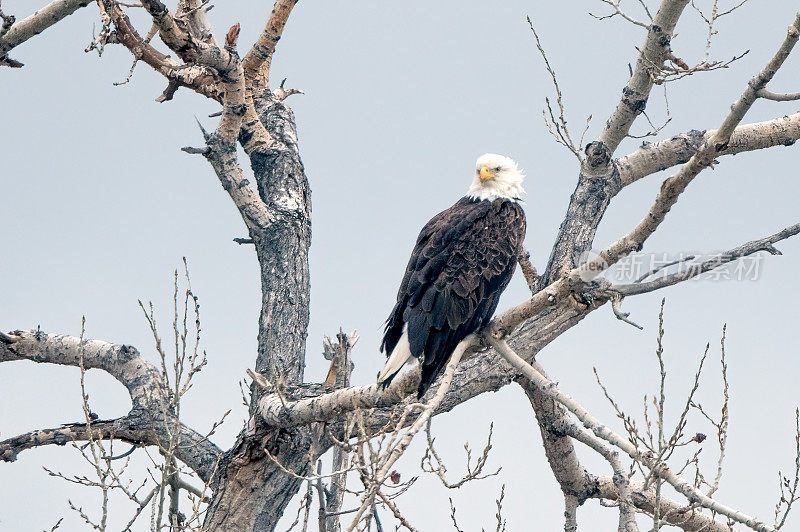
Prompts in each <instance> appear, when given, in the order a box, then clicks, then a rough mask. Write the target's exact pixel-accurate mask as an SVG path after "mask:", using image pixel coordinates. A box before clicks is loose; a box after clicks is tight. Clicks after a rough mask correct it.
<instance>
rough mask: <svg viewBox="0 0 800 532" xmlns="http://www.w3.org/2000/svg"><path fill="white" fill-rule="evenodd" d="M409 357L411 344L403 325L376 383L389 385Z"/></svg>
mask: <svg viewBox="0 0 800 532" xmlns="http://www.w3.org/2000/svg"><path fill="white" fill-rule="evenodd" d="M409 358H411V344H410V343H409V342H408V330H407V329H406V328H405V327H404V328H403V336H401V337H400V340H399V341H398V342H397V345H395V346H394V349H392V354H391V355H389V359H388V360H387V361H386V364H385V365H384V366H383V369H382V370H381V372H380V373H379V374H378V384H379V385H380V386H381V387H386V386H389V384H390V383H391V382H392V379H393V378H394V376H395V375H397V373H398V372H399V371H400V369H402V367H403V365H404V364H405V363H406V362H407V361H408V359H409Z"/></svg>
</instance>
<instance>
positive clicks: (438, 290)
mask: <svg viewBox="0 0 800 532" xmlns="http://www.w3.org/2000/svg"><path fill="white" fill-rule="evenodd" d="M524 178H525V176H524V175H523V174H522V172H521V171H520V170H519V168H518V167H517V164H516V163H515V162H514V161H512V160H511V159H509V158H508V157H504V156H502V155H496V154H493V153H487V154H485V155H482V156H481V157H479V158H478V161H477V163H476V165H475V176H474V178H473V180H472V184H471V185H470V187H469V190H468V191H467V195H466V196H464V197H463V198H461V199H460V200H458V201H457V202H456V203H455V204H454V205H453V206H452V207H450V208H449V209H447V210H445V211H442V212H440V213H439V214H437V215H436V216H434V217H433V218H431V220H430V221H429V222H428V223H427V224H425V227H423V228H422V231H421V232H420V234H419V236H418V237H417V243H416V245H415V246H414V251H413V252H412V253H411V259H410V260H409V261H408V266H407V267H406V273H405V275H404V276H403V281H402V283H400V290H399V291H398V293H397V304H395V306H394V309H393V310H392V313H391V314H390V315H389V319H387V320H386V330H385V333H384V336H383V341H382V342H381V351H382V352H386V354H387V356H388V360H387V361H386V365H385V366H384V367H383V370H381V372H380V373H379V374H378V383H379V384H380V385H382V386H388V385H389V383H390V382H391V381H392V379H393V378H394V376H395V375H397V373H398V372H399V371H400V369H401V368H402V367H403V364H405V363H406V361H407V360H408V359H410V358H411V357H414V358H416V359H417V360H418V361H420V362H421V364H422V379H421V380H420V383H419V388H418V389H417V397H419V398H421V397H422V396H423V395H424V394H425V392H426V391H427V390H428V388H429V387H430V386H431V384H432V383H433V381H434V380H435V379H436V377H438V376H439V374H440V373H442V371H444V368H445V366H446V365H447V361H448V360H449V358H450V355H451V354H452V352H453V350H454V349H455V348H456V346H457V345H458V343H459V342H460V341H461V340H463V339H464V338H465V337H466V336H468V335H469V334H471V333H473V332H475V331H477V330H479V329H480V328H481V327H483V326H485V325H486V324H488V323H489V321H490V320H491V318H492V314H494V311H495V309H496V308H497V303H498V301H499V300H500V294H501V293H502V292H503V290H505V288H506V286H508V283H509V281H510V280H511V276H512V274H513V273H514V268H515V267H516V263H517V255H518V253H519V251H520V249H521V247H522V241H523V239H524V238H525V212H524V211H523V210H522V206H521V205H520V196H521V195H522V194H523V193H524V192H525V191H524V190H523V189H522V181H523V179H524Z"/></svg>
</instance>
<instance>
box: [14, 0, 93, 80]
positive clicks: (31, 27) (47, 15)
mask: <svg viewBox="0 0 800 532" xmlns="http://www.w3.org/2000/svg"><path fill="white" fill-rule="evenodd" d="M90 3H91V0H55V1H53V2H51V3H49V4H47V5H46V6H44V7H43V8H42V9H40V10H38V11H36V12H35V13H33V14H32V15H29V16H27V17H25V18H24V19H22V20H20V21H19V22H15V23H14V24H12V25H11V27H9V28H4V29H5V31H4V32H3V33H2V35H0V65H3V64H9V63H8V62H7V61H8V59H7V54H8V52H9V50H11V49H12V48H14V47H15V46H18V45H20V44H22V43H23V42H25V41H27V40H28V39H30V38H32V37H34V36H36V35H38V34H40V33H42V32H43V31H44V30H46V29H47V28H49V27H50V26H52V25H53V24H56V23H57V22H60V21H61V20H63V19H65V18H67V17H68V16H70V15H71V14H73V13H74V12H75V11H77V10H78V9H80V8H82V7H85V6H87V5H89V4H90ZM12 61H13V60H12ZM15 63H16V64H11V65H10V66H22V63H17V62H15Z"/></svg>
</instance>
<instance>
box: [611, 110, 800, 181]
mask: <svg viewBox="0 0 800 532" xmlns="http://www.w3.org/2000/svg"><path fill="white" fill-rule="evenodd" d="M716 133H717V131H716V130H713V129H712V130H709V131H706V132H702V131H697V130H692V131H689V132H687V133H682V134H680V135H676V136H674V137H672V138H671V139H667V140H663V141H661V142H656V143H653V144H650V143H646V144H643V145H642V146H641V147H640V148H639V149H638V150H636V151H635V152H633V153H631V154H630V155H626V156H625V157H620V158H619V159H617V161H616V164H617V168H618V169H619V176H620V181H621V185H622V186H623V187H626V186H628V185H630V184H631V183H634V182H636V181H638V180H639V179H641V178H643V177H645V176H648V175H651V174H654V173H656V172H660V171H662V170H666V169H667V168H671V167H673V166H676V165H678V164H683V163H686V162H688V161H689V159H691V158H692V156H693V155H694V154H695V153H697V150H698V149H699V148H700V147H701V146H702V145H703V144H704V143H705V142H708V141H709V140H710V139H711V138H712V137H713V136H714V135H716ZM798 139H800V113H794V114H791V115H788V116H782V117H779V118H775V119H772V120H767V121H764V122H756V123H752V124H745V125H741V126H738V127H737V128H736V129H735V130H734V131H733V134H732V135H731V137H730V140H729V141H728V146H727V147H726V148H725V149H724V150H722V151H720V152H719V153H718V154H717V156H722V155H735V154H737V153H742V152H747V151H754V150H763V149H765V148H771V147H773V146H791V145H793V144H794V143H795V142H796V141H797V140H798Z"/></svg>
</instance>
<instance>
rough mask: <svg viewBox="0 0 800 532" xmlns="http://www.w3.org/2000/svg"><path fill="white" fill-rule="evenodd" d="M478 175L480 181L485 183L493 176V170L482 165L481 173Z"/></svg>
mask: <svg viewBox="0 0 800 532" xmlns="http://www.w3.org/2000/svg"><path fill="white" fill-rule="evenodd" d="M478 177H479V178H480V180H481V183H485V182H486V181H489V180H490V179H494V178H495V172H494V170H492V169H491V168H487V167H485V166H484V167H483V168H481V173H480V175H479V176H478Z"/></svg>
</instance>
